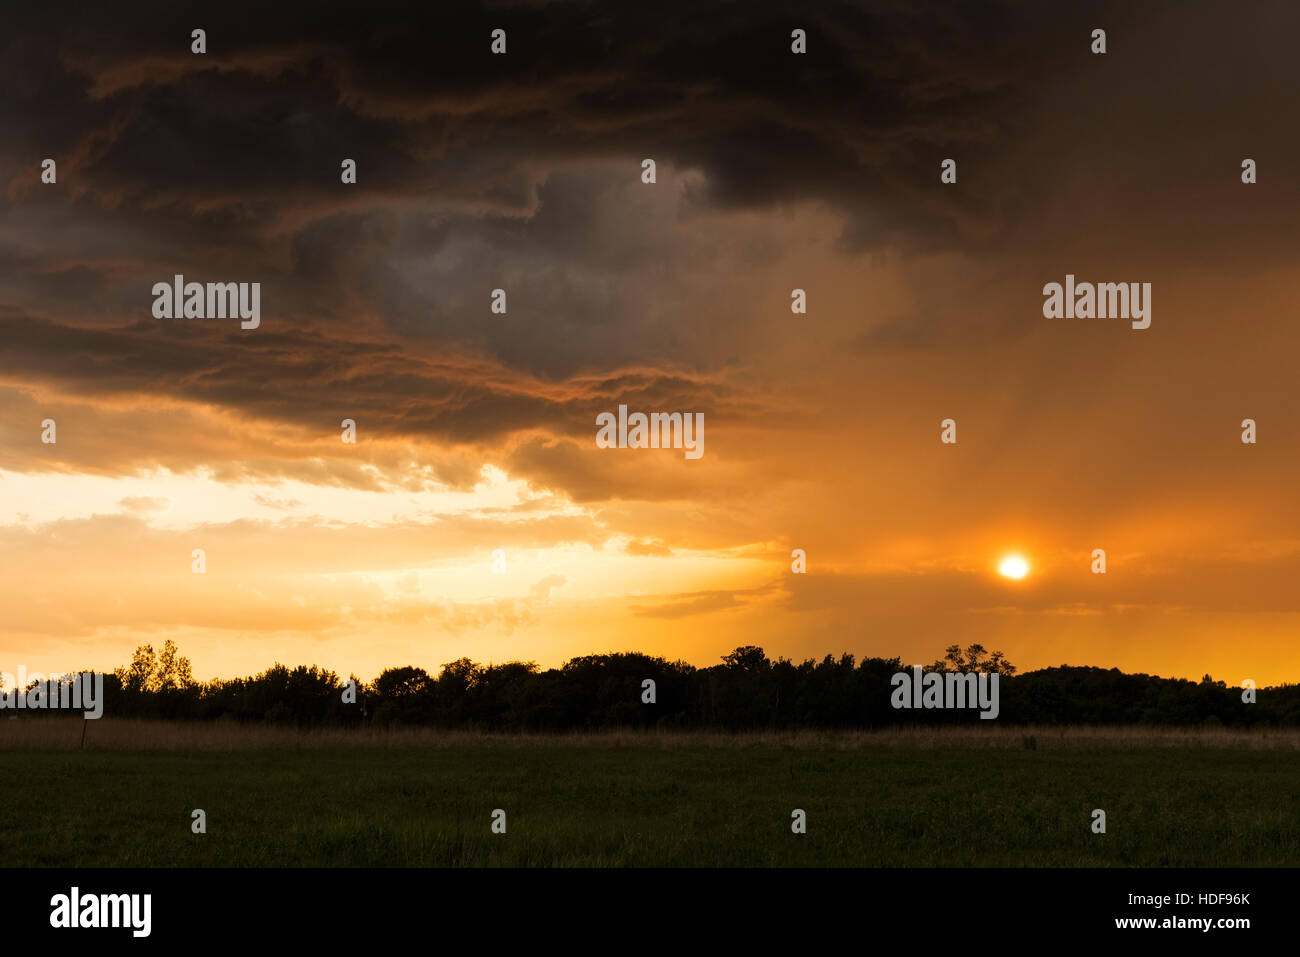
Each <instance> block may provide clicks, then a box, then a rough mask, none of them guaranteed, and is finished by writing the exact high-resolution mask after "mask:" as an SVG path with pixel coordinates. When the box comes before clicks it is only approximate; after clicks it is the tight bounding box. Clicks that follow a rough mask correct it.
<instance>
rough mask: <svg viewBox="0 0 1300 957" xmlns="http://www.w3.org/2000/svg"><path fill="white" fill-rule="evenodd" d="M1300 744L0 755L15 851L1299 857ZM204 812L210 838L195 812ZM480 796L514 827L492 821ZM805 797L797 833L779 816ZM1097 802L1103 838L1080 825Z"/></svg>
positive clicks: (445, 861)
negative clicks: (193, 818)
mask: <svg viewBox="0 0 1300 957" xmlns="http://www.w3.org/2000/svg"><path fill="white" fill-rule="evenodd" d="M1297 797H1300V757H1298V756H1297V755H1296V754H1295V753H1294V752H1290V751H1286V752H1278V751H1246V750H1220V749H1178V748H1130V749H1115V748H1110V749H1091V750H1089V749H1069V750H1037V751H1028V750H1012V749H980V750H971V749H960V748H936V749H915V750H912V749H902V748H897V747H866V748H860V749H853V750H844V749H838V750H837V749H826V750H818V749H796V748H788V747H779V746H772V745H766V744H759V745H755V746H751V747H731V748H717V747H680V748H657V747H650V746H646V747H610V748H594V747H577V746H575V747H569V746H563V745H550V746H547V747H528V746H517V747H500V746H492V745H482V746H464V747H454V748H427V749H426V748H409V749H391V750H390V749H365V748H356V749H339V750H326V749H322V750H238V751H186V752H175V751H116V752H113V751H104V752H95V751H86V752H77V751H67V752H55V753H33V752H20V751H7V752H0V855H2V860H3V863H4V864H5V865H6V866H32V865H35V866H56V865H57V866H76V867H83V866H124V865H125V866H194V865H197V866H253V867H258V866H275V865H288V866H298V865H325V866H331V865H352V866H357V865H420V866H465V865H470V866H474V865H489V866H491V865H509V866H604V865H633V866H648V865H657V866H696V865H705V866H753V865H758V866H807V865H831V866H891V867H896V866H933V865H938V866H968V865H987V866H1025V865H1028V866H1048V865H1065V866H1201V865H1246V866H1251V865H1289V866H1295V865H1297V864H1300V802H1298V801H1297ZM193 808H203V809H204V810H205V811H206V812H207V827H208V830H207V833H206V834H204V835H195V834H192V833H191V831H190V811H191V810H192V809H193ZM494 808H503V809H505V811H506V813H507V821H508V831H507V833H506V834H504V835H494V834H492V833H491V830H490V818H491V813H492V810H493V809H494ZM794 808H803V809H804V810H805V811H807V815H808V833H807V834H806V835H795V834H792V833H791V831H790V812H791V811H792V810H793V809H794ZM1093 808H1102V809H1104V810H1105V811H1106V815H1107V831H1108V833H1106V834H1100V835H1099V834H1093V833H1092V832H1091V829H1090V823H1091V812H1092V810H1093Z"/></svg>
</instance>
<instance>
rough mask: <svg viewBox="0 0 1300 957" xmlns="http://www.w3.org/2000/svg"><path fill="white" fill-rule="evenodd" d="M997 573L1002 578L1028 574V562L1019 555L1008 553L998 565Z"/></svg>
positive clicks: (1018, 577) (1019, 576)
mask: <svg viewBox="0 0 1300 957" xmlns="http://www.w3.org/2000/svg"><path fill="white" fill-rule="evenodd" d="M998 574H999V575H1001V576H1002V577H1003V578H1015V579H1020V578H1024V577H1025V576H1026V575H1028V574H1029V562H1027V561H1025V560H1024V559H1023V558H1021V557H1020V556H1019V555H1008V556H1007V557H1006V558H1004V559H1002V562H1001V564H999V565H998Z"/></svg>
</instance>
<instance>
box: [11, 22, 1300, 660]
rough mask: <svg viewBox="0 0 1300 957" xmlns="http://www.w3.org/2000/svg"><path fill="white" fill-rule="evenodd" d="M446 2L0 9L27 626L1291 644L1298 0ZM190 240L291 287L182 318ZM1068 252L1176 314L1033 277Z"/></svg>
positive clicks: (345, 656) (579, 650)
mask: <svg viewBox="0 0 1300 957" xmlns="http://www.w3.org/2000/svg"><path fill="white" fill-rule="evenodd" d="M423 6H425V7H426V13H425V14H424V18H423V19H415V18H413V17H412V16H411V15H410V14H409V12H404V11H402V10H401V8H400V7H399V6H397V5H389V4H384V3H375V2H369V3H365V4H356V5H352V6H345V5H333V4H304V5H301V7H300V8H299V9H294V8H291V7H290V6H289V5H280V9H279V10H278V11H268V10H266V9H263V7H264V5H255V4H241V3H224V4H221V5H220V6H219V7H214V8H212V9H211V10H210V11H207V12H205V11H204V10H203V9H202V8H198V9H195V8H187V9H181V6H180V5H177V4H174V3H157V4H135V5H134V6H132V7H130V8H128V10H126V11H124V10H123V8H120V7H115V8H114V9H108V8H107V7H104V8H101V7H100V6H99V5H92V6H90V7H83V6H82V5H66V6H63V7H61V6H60V5H58V4H40V5H33V6H32V7H31V8H30V9H29V10H27V11H26V12H20V13H15V14H12V15H8V17H7V24H6V29H5V30H4V31H3V33H0V90H3V91H4V93H3V96H0V130H2V131H3V135H0V607H3V609H4V612H5V614H4V616H3V619H2V620H0V670H13V669H14V668H15V667H16V666H17V665H18V664H25V665H26V666H27V667H28V668H29V669H42V670H56V671H63V670H68V669H72V668H79V667H98V668H108V667H112V666H114V665H117V664H121V663H122V662H124V661H126V660H127V659H128V658H129V655H130V652H131V649H132V648H134V647H135V645H137V644H140V643H144V642H150V643H153V644H154V645H155V646H158V645H161V643H162V642H163V641H164V640H166V639H167V638H172V639H174V640H175V641H176V642H177V643H178V644H179V645H180V647H181V650H182V652H184V653H186V654H188V655H189V656H190V657H191V659H192V661H193V664H194V671H195V674H196V676H198V677H201V678H209V677H214V676H230V675H233V674H243V673H249V672H254V671H258V670H261V669H263V668H265V667H267V666H269V665H270V664H271V663H273V662H275V661H282V662H286V663H289V664H298V663H311V662H315V663H318V664H321V665H323V666H326V667H330V668H332V669H334V670H336V671H339V672H342V673H344V674H346V673H349V672H354V673H356V674H358V675H360V676H362V677H365V678H369V677H373V676H374V675H375V674H376V673H377V672H378V671H379V670H380V669H381V668H383V667H386V666H391V665H402V664H416V665H421V666H423V667H426V668H429V669H431V670H436V669H437V668H438V667H439V666H440V665H441V664H442V663H443V662H446V661H450V660H452V659H455V658H458V657H461V656H463V655H467V656H469V657H472V658H475V659H476V660H480V661H484V662H486V661H504V660H512V659H525V660H533V661H536V662H538V663H539V664H541V665H542V666H543V667H546V666H551V665H557V664H559V663H561V662H562V661H564V660H565V659H566V658H569V657H572V656H574V655H578V654H586V653H593V652H600V651H613V650H633V649H635V650H641V651H645V652H648V653H653V654H660V655H665V656H667V657H670V658H678V657H680V658H684V659H686V660H688V661H691V662H692V663H694V664H697V665H708V664H712V663H715V662H716V661H717V660H718V658H719V656H721V655H722V654H724V653H726V652H727V651H729V650H730V649H731V648H733V647H735V646H737V645H740V644H759V645H762V646H763V647H764V648H765V649H766V650H767V651H768V653H769V654H770V655H772V656H773V657H775V656H777V655H786V656H790V657H794V658H796V659H798V658H803V657H805V656H816V657H821V656H822V655H824V654H825V653H827V652H831V653H835V654H838V653H840V652H843V651H849V652H853V653H855V654H858V655H885V656H893V655H900V656H902V657H903V658H904V660H905V661H930V660H933V659H934V658H936V657H938V656H940V655H941V654H942V651H943V649H944V647H946V646H947V645H949V644H952V643H962V644H966V643H969V642H973V641H979V642H981V643H983V644H985V645H986V646H988V647H990V648H998V649H1001V650H1003V651H1004V652H1005V653H1006V654H1007V655H1008V657H1009V658H1010V659H1011V660H1012V661H1013V662H1015V663H1016V664H1017V665H1018V666H1019V667H1020V668H1021V669H1022V670H1026V669H1030V668H1036V667H1041V666H1046V665H1054V664H1063V663H1070V664H1095V665H1100V666H1104V667H1112V666H1116V667H1120V668H1123V669H1125V670H1129V671H1138V670H1141V671H1148V672H1153V673H1158V674H1164V675H1177V676H1186V677H1193V678H1197V677H1199V676H1200V675H1201V674H1202V673H1204V672H1206V671H1209V672H1211V673H1213V674H1214V676H1215V677H1216V678H1221V679H1223V680H1226V681H1229V682H1232V683H1238V682H1240V681H1241V680H1242V679H1243V678H1246V677H1250V678H1254V679H1255V680H1257V681H1260V682H1262V683H1275V682H1280V681H1296V680H1300V641H1297V638H1298V637H1300V634H1298V625H1300V588H1297V587H1296V583H1297V578H1298V576H1300V497H1298V496H1297V494H1296V481H1297V474H1298V467H1300V428H1298V427H1297V416H1298V415H1300V402H1298V401H1297V398H1296V395H1297V378H1296V374H1295V366H1296V354H1297V348H1298V347H1300V331H1297V318H1298V317H1297V309H1296V305H1295V296H1294V292H1293V290H1294V288H1295V286H1296V282H1297V278H1298V277H1297V272H1298V269H1297V256H1296V253H1297V246H1300V238H1297V237H1298V236H1300V231H1297V229H1296V223H1297V222H1298V221H1300V219H1298V215H1300V128H1298V127H1297V126H1296V124H1295V123H1293V122H1291V115H1292V113H1293V112H1294V103H1295V100H1296V96H1297V94H1298V92H1300V91H1298V86H1300V83H1298V77H1297V73H1296V69H1295V66H1294V50H1293V46H1294V37H1295V35H1296V33H1297V31H1298V30H1300V11H1297V8H1296V7H1295V6H1294V4H1291V3H1286V2H1279V3H1250V4H1243V5H1233V6H1230V7H1227V6H1225V5H1221V4H1218V5H1210V4H1197V3H1177V4H1173V3H1138V4H1133V3H1123V4H1118V3H1116V4H1107V3H1072V4H1069V5H1068V6H1069V9H1068V10H1062V9H1060V7H1061V6H1062V5H1057V4H1042V3H1033V2H1026V3H1023V4H1021V3H1011V4H989V5H975V4H966V3H962V4H953V5H951V6H944V5H929V4H927V5H916V4H911V3H906V2H894V3H878V4H838V3H827V4H817V5H814V6H811V7H810V6H799V5H789V4H774V3H764V2H746V3H734V4H723V3H709V4H701V3H698V2H694V0H692V2H685V3H680V4H679V3H673V2H661V3H654V4H632V3H626V4H622V3H620V4H607V5H595V4H590V3H534V2H528V3H515V4H501V5H490V6H487V7H484V8H473V9H471V8H468V7H466V8H464V9H457V10H456V12H451V11H452V10H453V8H452V7H450V6H448V5H443V4H426V5H423ZM1216 7H1217V9H1216ZM922 9H924V12H921V10H922ZM195 28H203V29H204V30H206V35H207V53H206V54H203V55H196V54H193V53H192V52H191V50H190V45H191V31H192V30H193V29H195ZM495 28H502V29H504V30H506V33H507V51H508V52H507V53H506V55H504V56H494V55H492V54H491V52H490V50H489V47H490V42H491V40H490V34H491V31H492V30H493V29H495ZM795 28H802V29H804V30H806V31H807V38H808V39H807V44H808V52H807V54H806V55H794V54H792V53H791V50H790V43H791V40H790V34H791V31H792V30H793V29H795ZM1095 28H1103V29H1105V30H1106V31H1107V47H1108V50H1107V53H1106V54H1105V55H1094V54H1092V53H1091V52H1090V46H1091V42H1092V40H1091V32H1092V30H1093V29H1095ZM46 158H52V159H54V160H55V161H56V163H57V182H56V183H54V184H47V183H42V182H41V163H42V160H43V159H46ZM646 158H652V159H654V160H655V163H656V172H657V181H656V182H655V183H654V184H652V185H651V184H646V183H643V182H642V176H641V173H642V160H643V159H646ZM946 158H953V159H955V160H956V161H957V164H958V165H957V173H958V181H957V183H956V184H943V183H941V182H940V177H939V173H940V164H941V162H942V161H943V160H944V159H946ZM1245 158H1252V159H1254V160H1255V161H1256V163H1257V164H1258V183H1256V184H1253V185H1245V184H1243V183H1242V182H1241V163H1242V160H1243V159H1245ZM344 159H353V160H355V161H356V164H357V183H356V184H355V185H345V184H343V183H342V182H341V176H340V167H341V163H342V162H343V160H344ZM177 273H180V274H183V275H184V276H185V277H186V279H187V280H193V281H199V282H210V281H212V282H216V281H220V282H254V281H255V282H260V283H261V325H260V327H259V328H257V329H255V330H243V329H241V328H240V326H239V322H238V321H237V320H227V319H207V320H199V319H193V320H181V319H177V320H166V319H155V318H154V317H153V315H152V306H153V295H152V292H151V289H152V286H153V284H154V283H156V282H160V281H162V282H168V281H170V280H171V278H172V277H173V276H174V275H175V274H177ZM1067 273H1071V274H1074V275H1075V276H1076V277H1078V279H1079V280H1080V281H1086V280H1091V281H1098V282H1106V281H1115V282H1150V283H1151V284H1152V303H1151V306H1152V321H1151V327H1150V328H1149V329H1146V330H1141V331H1138V330H1133V329H1131V328H1130V327H1129V324H1128V323H1127V322H1125V321H1122V320H1086V319H1046V318H1044V317H1043V313H1042V305H1043V294H1042V289H1043V286H1044V284H1045V283H1049V282H1064V278H1065V276H1066V274H1067ZM496 288H503V289H505V290H506V293H507V302H508V311H507V313H506V314H505V315H499V314H493V313H492V311H491V309H490V305H491V293H492V290H493V289H496ZM795 288H801V289H804V290H806V291H807V302H808V311H807V314H806V315H793V314H792V313H791V309H790V303H791V290H793V289H795ZM619 404H626V405H628V406H629V407H630V408H631V409H632V410H634V411H635V410H643V411H681V412H701V413H703V414H704V417H705V423H706V425H705V432H704V449H705V454H704V455H703V457H702V458H700V459H698V460H691V459H687V458H686V457H685V456H684V455H683V454H682V451H681V450H637V449H600V448H597V446H596V443H595V432H596V428H595V418H596V416H597V415H598V414H599V413H601V412H606V411H613V410H615V409H616V408H617V407H618V405H619ZM345 418H351V419H354V420H355V421H356V423H357V442H356V443H355V444H345V443H344V442H343V441H342V440H341V429H340V423H341V421H342V420H343V419H345ZM945 418H952V419H954V420H956V423H957V439H958V440H957V443H956V444H955V445H945V444H942V443H941V442H940V440H939V438H940V422H941V420H943V419H945ZM1244 418H1253V419H1255V420H1256V421H1257V423H1258V443H1257V444H1255V445H1245V444H1243V443H1242V442H1241V422H1242V420H1243V419H1244ZM44 419H54V420H55V422H56V423H57V442H56V443H54V444H47V443H43V442H42V441H41V433H42V427H41V423H42V420H44ZM196 548H202V549H204V551H205V552H206V556H207V573H206V574H205V575H196V574H193V573H192V571H191V553H192V551H193V550H194V549H196ZM796 548H801V549H804V550H805V551H806V553H807V563H808V564H807V573H806V574H803V575H796V574H793V573H792V571H791V552H792V550H793V549H796ZM1096 548H1102V549H1105V551H1106V554H1107V573H1106V574H1105V575H1096V574H1093V573H1092V572H1091V565H1092V551H1093V549H1096ZM498 549H501V550H503V554H504V562H505V569H504V572H494V570H493V553H494V551H496V550H498ZM1010 553H1017V554H1020V555H1023V556H1025V558H1026V559H1027V560H1028V562H1029V564H1030V566H1031V571H1030V574H1029V575H1028V576H1027V577H1026V578H1024V579H1023V580H1020V581H1010V580H1007V579H1005V578H1002V577H1000V576H999V575H998V574H997V565H998V562H999V561H1000V560H1001V559H1002V558H1003V557H1004V556H1005V555H1007V554H1010Z"/></svg>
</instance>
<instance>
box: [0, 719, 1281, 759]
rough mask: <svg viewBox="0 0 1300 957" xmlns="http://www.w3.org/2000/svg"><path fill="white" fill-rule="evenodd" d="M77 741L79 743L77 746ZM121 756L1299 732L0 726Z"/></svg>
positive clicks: (1122, 741)
mask: <svg viewBox="0 0 1300 957" xmlns="http://www.w3.org/2000/svg"><path fill="white" fill-rule="evenodd" d="M83 732H84V741H83ZM83 747H84V749H85V750H89V751H120V750H134V749H139V750H172V751H175V750H179V751H186V750H198V751H237V750H247V749H254V750H256V749H302V748H307V749H322V748H323V749H330V748H463V747H504V748H556V747H559V748H582V747H588V748H641V747H644V748H804V749H822V750H853V749H859V748H919V749H934V748H964V749H972V748H973V749H981V748H1000V749H1006V748H1011V749H1021V748H1024V749H1029V750H1035V749H1039V748H1041V749H1059V748H1089V749H1090V748H1216V749H1217V748H1227V749H1234V750H1235V749H1247V750H1278V751H1296V750H1300V728H1280V729H1279V728H1273V729H1266V730H1244V729H1243V730H1234V729H1230V728H1223V727H1217V728H1196V727H1190V728H1189V727H1154V726H1150V727H1148V726H1121V727H1107V726H1096V727H1087V726H1061V725H1056V726H1032V725H1030V726H1022V727H1015V726H1009V725H997V724H996V723H986V722H979V723H977V724H970V725H962V726H953V727H911V728H885V729H881V730H875V731H815V730H809V731H744V732H737V733H734V734H729V733H725V732H718V731H641V730H635V729H629V730H613V731H590V732H565V733H559V734H493V733H488V732H478V731H444V730H439V729H433V728H402V727H396V728H358V729H348V728H325V729H317V730H298V729H297V728H292V727H274V726H267V725H251V724H250V725H240V724H236V723H233V722H211V723H199V722H181V721H132V720H129V719H122V718H101V719H99V720H96V721H88V722H83V720H82V719H81V718H74V717H63V716H58V717H45V716H41V717H38V718H27V719H18V720H11V721H0V751H6V750H37V751H67V750H81V749H82V748H83Z"/></svg>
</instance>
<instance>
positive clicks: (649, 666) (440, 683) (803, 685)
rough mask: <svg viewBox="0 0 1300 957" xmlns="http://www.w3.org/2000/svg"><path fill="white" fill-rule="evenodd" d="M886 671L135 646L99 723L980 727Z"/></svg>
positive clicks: (1065, 712)
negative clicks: (250, 662)
mask: <svg viewBox="0 0 1300 957" xmlns="http://www.w3.org/2000/svg"><path fill="white" fill-rule="evenodd" d="M925 670H926V671H958V672H969V671H985V672H997V673H998V674H999V675H1000V678H999V692H1000V694H999V698H1000V702H999V704H1000V714H999V716H998V719H997V720H998V721H999V722H1001V723H1003V724H1007V723H1011V724H1161V725H1205V724H1209V725H1220V724H1221V725H1225V726H1233V727H1245V726H1254V725H1264V726H1281V725H1297V724H1300V686H1297V685H1283V686H1281V687H1274V688H1262V689H1259V690H1258V691H1257V692H1256V694H1257V700H1256V702H1255V703H1247V702H1245V701H1243V700H1242V698H1243V692H1242V689H1241V688H1239V687H1228V686H1227V685H1226V684H1225V683H1224V682H1222V681H1214V680H1212V679H1211V677H1210V676H1209V675H1206V676H1205V677H1203V678H1202V679H1201V680H1200V681H1199V682H1195V681H1188V680H1186V679H1177V678H1159V677H1154V676H1151V675H1145V674H1124V673H1123V672H1121V671H1119V670H1118V669H1116V668H1112V669H1109V670H1107V669H1104V668H1094V667H1068V666H1062V667H1058V668H1044V669H1042V670H1039V671H1031V672H1028V673H1025V674H1019V675H1017V674H1016V673H1015V670H1016V669H1015V668H1014V666H1012V665H1011V664H1010V663H1008V662H1007V661H1006V660H1005V659H1004V658H1003V657H1002V655H1001V654H998V653H994V654H993V655H991V656H990V655H988V654H987V653H986V652H985V650H984V649H983V647H982V646H980V645H972V646H971V647H970V648H968V649H966V651H965V653H963V652H962V651H961V650H960V649H958V648H957V647H956V646H953V647H952V648H949V649H948V653H947V655H946V656H945V657H944V658H943V659H940V660H939V661H936V662H934V663H933V664H931V665H927V666H926V668H925ZM899 671H910V667H909V666H906V665H904V664H903V663H902V661H901V660H900V659H899V658H865V659H862V660H861V661H858V660H856V659H855V658H854V656H853V655H849V654H844V655H841V656H840V657H839V658H835V657H833V656H831V655H827V656H826V657H825V658H823V659H822V660H821V661H815V660H813V659H808V660H806V661H803V662H799V663H796V662H794V661H791V660H789V659H786V658H778V659H777V660H775V661H772V660H771V659H769V658H768V657H767V655H766V654H765V653H764V652H763V649H761V648H758V647H754V646H747V647H742V648H737V649H736V650H735V651H733V652H731V653H730V654H728V655H726V656H724V657H723V658H722V661H721V663H720V664H718V665H714V666H712V667H708V668H696V667H694V666H692V665H689V664H687V663H685V662H682V661H668V660H666V659H664V658H657V657H653V656H651V655H643V654H638V653H616V654H604V655H588V656H585V657H582V658H574V659H573V660H571V661H568V662H566V663H565V664H564V665H563V666H562V667H560V668H551V669H548V670H546V671H542V670H540V669H539V668H538V667H537V665H536V664H533V663H531V662H510V663H507V664H500V665H481V664H477V663H475V662H473V661H470V660H469V659H468V658H461V659H459V660H457V661H453V662H450V663H449V664H445V665H443V666H442V669H441V671H440V672H439V673H438V674H437V676H434V675H431V674H429V673H428V672H427V671H425V670H424V669H422V668H416V667H410V666H407V667H401V668H389V669H387V670H385V671H384V672H383V673H382V674H380V675H379V677H377V678H376V679H375V680H374V681H372V682H369V683H363V682H361V681H359V680H358V679H357V678H356V677H355V676H350V677H349V678H347V679H344V678H341V677H340V676H338V675H336V674H334V673H333V672H331V671H327V670H325V669H321V668H318V667H316V666H314V665H313V666H310V667H308V666H299V667H296V668H288V667H285V666H284V665H280V664H277V665H275V666H274V667H272V668H270V669H268V670H266V671H264V672H262V673H261V674H259V675H255V676H252V677H248V678H237V679H234V680H230V681H225V680H216V681H211V682H206V683H204V682H197V681H195V680H194V679H193V678H192V677H191V675H190V666H189V662H188V660H186V659H185V658H183V657H181V656H180V655H179V654H177V651H176V647H175V645H173V644H172V643H171V642H167V644H166V645H165V646H164V648H163V651H162V653H161V654H159V655H155V654H154V652H153V649H152V648H151V647H149V646H142V647H141V648H139V649H137V650H136V654H135V658H134V660H133V661H132V663H131V664H130V665H128V666H126V667H123V668H119V669H117V670H116V672H115V673H113V674H110V675H105V680H104V698H105V701H104V714H105V715H106V716H129V717H135V718H165V719H182V720H218V719H226V720H234V721H239V722H265V723H270V724H289V725H298V726H300V727H314V726H322V725H361V724H369V725H380V726H387V725H428V726H434V727H442V728H476V729H482V730H493V731H560V730H572V729H583V728H610V727H641V728H644V727H658V728H675V729H685V728H725V729H734V730H742V729H771V728H871V727H884V726H890V725H908V724H951V723H960V722H978V721H979V720H980V719H979V714H978V710H977V709H972V710H953V709H933V710H916V709H909V710H901V709H900V710H895V709H894V708H893V707H892V705H891V703H890V698H891V694H892V692H893V686H892V685H891V680H890V679H891V678H892V676H893V675H894V674H895V673H897V672H899ZM647 682H653V684H647ZM651 698H652V699H653V700H652V701H651V700H650V699H651ZM46 713H50V712H46ZM27 714H30V715H32V716H37V715H39V714H41V712H34V711H33V712H27ZM989 723H990V724H992V722H989Z"/></svg>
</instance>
